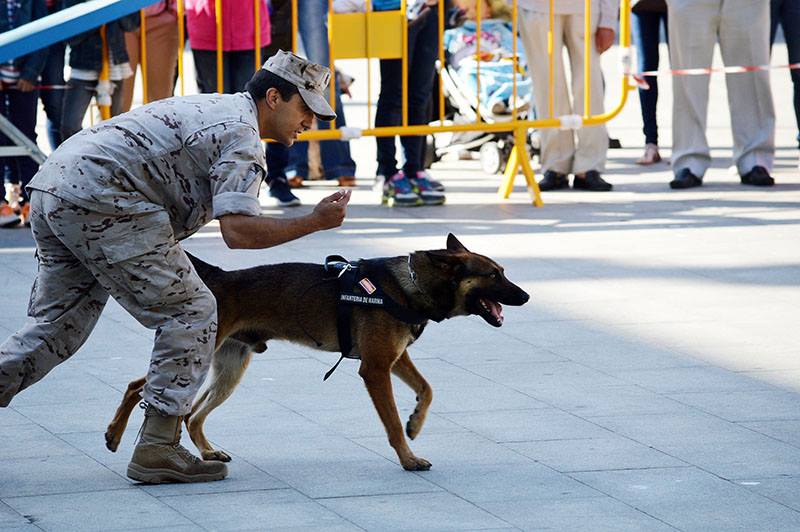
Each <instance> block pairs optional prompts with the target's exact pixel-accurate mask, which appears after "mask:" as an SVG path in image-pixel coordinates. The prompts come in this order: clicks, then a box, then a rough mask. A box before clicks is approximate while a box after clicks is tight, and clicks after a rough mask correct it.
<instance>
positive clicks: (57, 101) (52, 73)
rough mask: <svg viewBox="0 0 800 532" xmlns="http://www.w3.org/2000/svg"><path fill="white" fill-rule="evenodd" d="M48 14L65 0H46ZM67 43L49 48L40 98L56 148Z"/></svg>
mask: <svg viewBox="0 0 800 532" xmlns="http://www.w3.org/2000/svg"><path fill="white" fill-rule="evenodd" d="M46 5H47V14H48V15H52V14H53V13H55V12H57V11H60V10H62V9H63V8H64V0H46ZM66 51H67V43H66V42H64V41H62V42H57V43H55V44H51V45H50V46H49V47H48V48H47V61H46V62H45V64H44V69H43V70H42V88H41V89H40V91H39V99H41V100H42V106H43V107H44V113H45V115H46V116H47V140H48V141H49V143H50V149H51V150H55V149H56V148H58V146H59V145H60V144H61V115H62V114H63V113H64V85H65V84H66V81H64V59H65V55H66Z"/></svg>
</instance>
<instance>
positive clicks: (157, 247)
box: [0, 191, 217, 415]
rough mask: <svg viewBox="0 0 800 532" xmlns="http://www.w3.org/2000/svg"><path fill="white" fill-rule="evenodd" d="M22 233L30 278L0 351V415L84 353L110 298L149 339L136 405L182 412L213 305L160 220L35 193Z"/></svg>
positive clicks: (158, 215)
mask: <svg viewBox="0 0 800 532" xmlns="http://www.w3.org/2000/svg"><path fill="white" fill-rule="evenodd" d="M31 228H32V230H33V235H34V238H35V239H36V246H37V251H36V254H37V258H38V261H39V270H38V274H37V276H36V280H35V281H34V283H33V288H32V289H31V298H30V303H29V305H28V316H29V318H30V319H29V322H28V323H27V324H26V325H25V326H24V327H23V328H22V330H20V331H18V332H17V333H16V334H14V335H13V336H11V337H10V338H9V339H8V340H6V341H5V342H4V343H3V344H2V345H0V406H8V404H9V403H10V402H11V399H12V398H13V397H14V395H16V394H17V393H19V392H20V391H22V390H24V389H25V388H27V387H28V386H30V385H31V384H33V383H35V382H37V381H39V380H40V379H41V378H42V377H44V376H45V375H46V374H47V373H48V372H49V371H50V370H51V369H53V368H54V367H55V366H57V365H58V364H60V363H61V362H63V361H65V360H66V359H68V358H69V357H70V356H72V354H73V353H75V352H76V351H77V350H78V348H79V347H80V346H81V345H83V343H84V342H85V341H86V339H87V338H88V337H89V334H90V333H91V331H92V329H93V328H94V326H95V324H96V323H97V320H98V319H99V317H100V313H101V312H102V310H103V307H104V306H105V304H106V301H108V295H109V294H111V296H112V297H114V299H116V300H117V301H118V302H119V303H120V305H122V307H124V308H125V309H126V310H127V311H128V312H129V313H130V314H131V315H133V316H134V317H135V318H136V319H137V320H138V321H139V323H141V324H142V325H144V326H145V327H147V328H150V329H154V330H155V344H154V347H153V352H152V356H151V360H150V367H149V371H148V373H147V383H146V384H145V387H144V391H143V398H144V400H146V401H147V402H149V403H150V404H151V405H153V406H154V407H155V408H156V409H158V410H160V411H162V412H163V413H164V414H168V415H183V414H186V413H188V412H189V411H190V410H191V405H192V401H193V399H194V396H195V394H196V393H197V391H198V389H199V387H200V385H201V384H202V383H203V380H204V379H205V376H206V373H207V371H208V367H209V362H210V360H211V355H212V354H213V351H214V342H215V341H216V329H217V306H216V300H215V299H214V296H213V294H212V293H211V291H210V290H209V289H208V288H207V287H206V285H205V284H203V281H202V280H201V279H200V277H199V276H198V275H197V272H196V271H195V269H194V267H193V266H192V264H191V262H190V261H189V258H188V257H187V256H186V253H184V251H183V250H182V249H181V247H180V245H179V244H178V242H177V241H176V240H175V238H174V236H173V233H172V228H171V226H170V221H169V216H168V215H167V213H166V212H165V211H157V212H153V213H146V214H137V215H125V214H121V215H107V214H101V213H98V212H92V211H88V210H86V209H84V208H82V207H78V206H76V205H73V204H71V203H68V202H66V201H63V200H61V199H60V198H57V197H56V196H53V195H51V194H48V193H45V192H39V191H34V192H33V194H32V196H31ZM134 377H136V376H135V375H131V378H134Z"/></svg>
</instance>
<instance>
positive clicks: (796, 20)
mask: <svg viewBox="0 0 800 532" xmlns="http://www.w3.org/2000/svg"><path fill="white" fill-rule="evenodd" d="M770 7H771V9H770V15H771V16H770V19H771V26H770V34H769V42H770V49H771V48H772V45H773V44H774V43H775V34H776V33H777V32H778V24H780V25H781V28H783V37H784V39H786V49H787V51H788V52H789V63H800V0H772V3H771V4H770ZM790 75H791V76H792V84H793V85H794V117H795V120H796V121H797V129H798V133H797V137H796V140H797V142H798V144H800V69H794V70H790ZM798 163H799V164H798V166H800V161H799V162H798Z"/></svg>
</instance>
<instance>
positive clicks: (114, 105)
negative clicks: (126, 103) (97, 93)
mask: <svg viewBox="0 0 800 532" xmlns="http://www.w3.org/2000/svg"><path fill="white" fill-rule="evenodd" d="M124 82H125V80H119V81H112V82H111V83H113V84H114V93H113V94H112V95H111V116H117V115H119V114H121V113H123V112H124V111H123V109H122V101H123V98H124V94H123V92H122V84H123V83H124Z"/></svg>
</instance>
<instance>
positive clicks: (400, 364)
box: [392, 351, 433, 440]
mask: <svg viewBox="0 0 800 532" xmlns="http://www.w3.org/2000/svg"><path fill="white" fill-rule="evenodd" d="M392 373H394V374H395V375H397V376H398V377H400V379H401V380H402V381H403V382H405V383H406V384H408V387H409V388H411V389H412V390H414V393H416V395H417V407H416V408H415V409H414V412H413V413H412V414H411V416H409V418H408V423H406V434H408V437H409V438H411V439H412V440H413V439H414V438H416V437H417V435H418V434H419V431H420V430H422V425H423V424H424V423H425V416H427V415H428V408H429V407H430V406H431V401H433V390H431V386H430V384H428V382H427V381H426V380H425V377H423V376H422V374H421V373H420V372H419V371H418V370H417V368H416V366H414V363H413V362H412V361H411V357H409V356H408V351H403V354H402V355H400V358H398V359H397V361H396V362H395V363H394V366H392Z"/></svg>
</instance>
